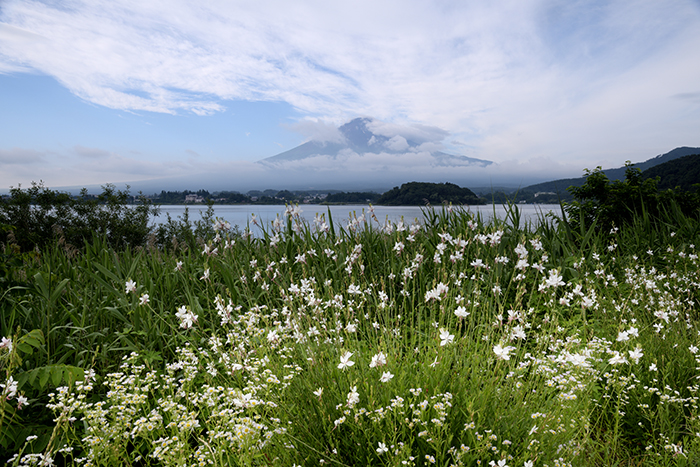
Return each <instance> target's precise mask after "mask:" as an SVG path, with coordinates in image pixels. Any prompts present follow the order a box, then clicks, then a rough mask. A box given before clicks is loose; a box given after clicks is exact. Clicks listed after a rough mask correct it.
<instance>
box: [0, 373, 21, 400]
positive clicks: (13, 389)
mask: <svg viewBox="0 0 700 467" xmlns="http://www.w3.org/2000/svg"><path fill="white" fill-rule="evenodd" d="M5 383H6V384H0V387H4V388H5V390H4V391H3V393H4V395H5V396H6V397H7V399H12V398H13V397H15V395H16V394H17V381H15V380H14V379H13V378H12V376H10V377H9V378H8V379H7V381H5Z"/></svg>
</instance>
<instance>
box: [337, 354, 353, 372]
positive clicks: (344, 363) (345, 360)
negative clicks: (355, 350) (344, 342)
mask: <svg viewBox="0 0 700 467" xmlns="http://www.w3.org/2000/svg"><path fill="white" fill-rule="evenodd" d="M350 357H352V352H345V353H344V354H343V355H342V356H341V357H340V363H339V364H338V368H339V369H341V370H344V369H346V368H347V367H350V366H353V365H354V364H355V362H353V361H352V360H350Z"/></svg>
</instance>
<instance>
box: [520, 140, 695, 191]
mask: <svg viewBox="0 0 700 467" xmlns="http://www.w3.org/2000/svg"><path fill="white" fill-rule="evenodd" d="M699 153H700V148H689V147H680V148H676V149H674V150H672V151H670V152H667V153H666V154H661V155H659V156H656V157H653V158H651V159H648V160H646V161H644V162H636V163H635V164H634V167H636V168H639V169H641V170H642V171H645V170H648V169H650V168H652V167H655V166H657V165H660V164H663V163H665V162H669V161H672V160H675V159H679V158H681V157H685V156H689V155H691V154H699ZM589 168H590V169H593V168H594V167H589ZM625 170H626V169H625V167H619V168H617V169H605V170H603V172H605V175H607V177H608V179H610V181H613V180H624V179H625ZM585 182H586V177H579V178H564V179H560V180H553V181H551V182H544V183H538V184H536V185H530V186H527V187H525V188H523V189H522V190H520V191H521V192H533V193H547V192H551V193H562V194H564V193H566V189H567V188H568V187H570V186H572V185H573V186H582V185H583V184H584V183H585Z"/></svg>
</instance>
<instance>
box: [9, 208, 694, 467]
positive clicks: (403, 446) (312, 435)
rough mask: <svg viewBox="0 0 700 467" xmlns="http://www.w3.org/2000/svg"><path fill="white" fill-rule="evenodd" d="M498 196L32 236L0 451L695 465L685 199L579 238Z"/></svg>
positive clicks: (12, 317) (41, 455)
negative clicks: (132, 237) (109, 237)
mask: <svg viewBox="0 0 700 467" xmlns="http://www.w3.org/2000/svg"><path fill="white" fill-rule="evenodd" d="M370 212H371V208H370ZM509 213H510V214H509V216H510V217H509V218H508V219H507V220H505V221H499V220H494V221H493V222H492V223H488V224H487V223H484V222H483V220H482V219H480V218H479V217H474V216H473V215H471V214H470V213H469V212H467V211H465V210H462V209H459V208H453V207H452V206H447V207H443V208H442V209H438V210H434V209H426V211H425V220H424V222H423V223H422V224H417V223H414V224H411V225H406V224H404V223H403V222H399V223H391V222H380V221H379V220H377V219H376V218H374V217H372V220H367V221H358V220H357V218H356V217H353V218H350V219H348V220H347V223H346V225H345V227H344V228H342V229H341V228H337V227H336V228H332V226H333V222H332V219H330V218H328V219H327V221H328V222H326V219H325V217H324V216H321V215H319V216H317V221H316V222H315V225H313V226H312V225H308V224H306V223H304V222H303V221H302V220H301V219H300V216H299V215H298V210H295V208H293V207H290V209H288V210H287V215H286V218H285V219H284V222H282V223H277V222H275V223H273V224H271V225H263V226H259V228H260V229H261V230H259V231H257V232H256V233H257V234H258V235H257V236H253V235H243V236H241V235H239V234H237V233H236V232H232V230H231V228H230V226H228V225H227V224H226V223H225V222H223V221H220V220H216V219H214V218H213V216H209V218H208V220H207V222H208V223H209V225H208V226H205V225H201V226H200V229H201V230H200V234H201V235H205V236H203V237H202V243H199V244H197V243H194V244H193V245H192V246H190V247H188V248H187V249H183V248H174V249H169V250H165V249H158V248H150V249H132V248H129V247H128V246H127V247H125V248H122V249H119V250H115V249H112V248H110V247H109V246H108V244H107V243H106V240H101V239H96V241H95V242H94V243H91V244H86V245H85V246H84V247H83V248H81V249H80V251H79V252H78V253H76V254H71V255H69V254H67V252H66V251H65V250H64V249H61V248H46V249H43V250H41V254H40V255H38V256H37V258H36V259H33V260H29V259H27V260H26V261H23V262H22V264H21V266H20V265H18V266H17V268H20V269H21V270H22V271H23V272H22V274H20V272H19V271H15V270H14V266H13V267H12V268H13V270H11V271H10V273H9V275H10V276H11V277H19V276H20V275H23V276H24V277H26V280H25V281H24V282H22V283H21V285H17V286H13V287H10V288H8V289H7V290H6V291H5V294H4V295H3V306H4V309H3V315H2V318H3V319H2V321H0V323H2V327H1V328H0V337H2V338H4V340H3V342H2V344H0V365H1V366H0V368H2V369H3V370H4V375H3V377H0V384H2V385H3V386H2V387H0V391H2V393H3V397H4V399H3V400H4V402H5V405H4V406H3V410H5V412H4V413H5V414H7V416H6V417H5V418H4V419H3V420H5V422H3V423H5V424H4V425H3V427H0V428H1V429H0V431H1V432H2V433H3V434H4V433H8V435H7V438H8V439H9V441H8V442H7V443H5V444H4V445H3V449H4V451H2V452H1V453H0V456H2V457H5V458H9V459H10V462H9V465H29V464H31V463H32V462H34V463H35V465H36V464H38V463H39V462H45V463H48V460H49V459H50V460H51V461H53V462H55V463H62V462H63V463H66V464H69V465H72V464H85V463H89V464H91V465H117V464H133V465H200V464H201V465H320V464H336V465H348V466H349V465H397V466H402V465H416V466H417V465H433V464H434V465H477V464H480V465H494V466H496V465H500V466H504V465H508V466H522V465H527V466H535V465H536V466H543V465H550V466H552V465H558V466H563V465H567V466H568V465H659V466H661V465H684V464H685V465H694V464H697V462H698V461H700V459H699V458H698V453H699V452H700V441H699V440H700V437H698V436H696V435H695V434H696V433H699V432H700V421H699V419H698V417H699V416H700V407H699V405H700V388H698V386H697V384H696V380H697V378H698V377H699V376H700V373H699V372H698V371H699V370H698V369H697V368H698V367H699V366H700V349H699V347H700V341H699V340H698V335H699V334H698V331H700V326H699V325H698V314H697V309H698V306H700V292H698V290H697V287H696V284H697V283H698V282H700V262H699V260H698V254H697V248H696V246H695V245H696V244H697V243H698V242H699V241H700V229H699V228H698V224H699V222H698V220H697V219H696V218H693V217H688V216H684V215H683V213H682V212H680V211H676V212H675V213H674V216H676V217H675V220H674V222H673V224H671V223H667V224H664V225H654V230H653V231H652V232H653V234H650V233H649V231H648V230H646V226H645V225H644V223H643V221H642V220H640V219H639V216H638V215H635V216H633V218H632V219H631V221H630V223H629V224H626V225H623V226H620V228H619V229H618V230H617V231H616V232H615V233H614V234H612V235H608V234H607V232H602V231H601V230H600V229H597V228H591V229H588V230H586V235H585V241H583V240H582V239H581V238H575V239H572V238H571V237H570V236H569V234H568V230H567V226H566V225H565V224H563V223H562V224H558V223H556V222H553V221H550V220H548V219H542V220H541V222H540V223H538V224H537V225H526V226H522V225H521V223H520V220H519V213H518V210H517V206H510V207H509ZM173 222H175V221H173ZM180 225H181V226H182V225H187V226H189V227H190V228H194V224H190V223H189V220H187V222H186V223H184V224H183V223H182V222H181V223H180ZM254 228H258V227H254ZM192 235H193V238H194V233H193V234H192ZM18 329H19V331H18ZM8 349H9V350H8ZM20 354H21V355H20ZM17 356H20V357H21V361H20V360H18V359H17V358H16V357H17ZM3 378H4V379H3ZM10 378H13V379H12V380H10ZM10 381H17V382H18V384H17V385H16V386H13V383H11V382H10ZM8 388H14V389H12V390H10V389H8ZM11 393H12V394H11ZM10 394H11V395H10ZM19 397H25V398H26V399H27V401H26V403H24V404H19V401H18V399H19ZM10 417H15V418H10ZM20 417H21V418H20ZM8 420H10V421H8ZM6 427H11V430H9V431H5V428H6ZM24 427H28V431H27V430H24V429H23V428H24ZM33 435H36V436H37V438H36V439H34V438H33ZM32 456H33V457H32ZM3 460H4V459H3Z"/></svg>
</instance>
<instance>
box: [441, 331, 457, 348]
mask: <svg viewBox="0 0 700 467" xmlns="http://www.w3.org/2000/svg"><path fill="white" fill-rule="evenodd" d="M454 340H455V336H454V334H450V331H448V330H447V329H444V328H440V345H441V346H444V345H447V344H451V343H452V341H454Z"/></svg>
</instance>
